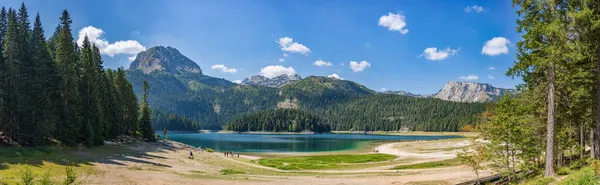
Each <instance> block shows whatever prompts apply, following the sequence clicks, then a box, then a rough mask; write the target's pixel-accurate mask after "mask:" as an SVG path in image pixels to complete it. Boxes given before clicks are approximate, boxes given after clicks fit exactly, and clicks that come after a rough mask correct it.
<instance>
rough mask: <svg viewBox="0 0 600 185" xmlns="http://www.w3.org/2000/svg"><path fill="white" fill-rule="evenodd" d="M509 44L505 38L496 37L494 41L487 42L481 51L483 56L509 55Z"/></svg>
mask: <svg viewBox="0 0 600 185" xmlns="http://www.w3.org/2000/svg"><path fill="white" fill-rule="evenodd" d="M508 44H510V41H509V40H508V39H506V38H504V37H494V38H492V40H488V41H487V42H485V45H484V46H483V48H482V49H481V54H483V55H489V56H496V55H500V54H508Z"/></svg>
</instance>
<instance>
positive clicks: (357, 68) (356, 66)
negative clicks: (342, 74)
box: [350, 60, 371, 72]
mask: <svg viewBox="0 0 600 185" xmlns="http://www.w3.org/2000/svg"><path fill="white" fill-rule="evenodd" d="M367 67H371V64H370V63H369V62H367V61H364V60H363V61H361V62H355V61H350V68H351V69H352V71H354V72H361V71H363V70H365V68H367Z"/></svg>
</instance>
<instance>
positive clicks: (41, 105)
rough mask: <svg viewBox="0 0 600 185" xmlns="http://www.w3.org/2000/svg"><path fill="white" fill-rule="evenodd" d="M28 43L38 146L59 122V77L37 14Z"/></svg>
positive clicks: (35, 132)
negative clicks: (31, 63)
mask: <svg viewBox="0 0 600 185" xmlns="http://www.w3.org/2000/svg"><path fill="white" fill-rule="evenodd" d="M30 41H31V42H30V47H31V48H30V51H31V53H32V60H33V61H34V62H35V65H34V67H35V68H34V71H35V75H33V76H32V77H33V81H34V82H35V84H34V85H33V86H32V87H31V88H30V91H32V92H34V93H33V95H34V97H31V99H33V100H34V102H35V105H37V106H36V107H35V110H34V111H35V112H36V113H37V114H36V115H37V116H36V117H35V118H36V120H38V121H36V122H35V125H34V127H35V128H34V131H33V132H32V133H33V135H34V136H35V137H37V139H35V140H34V141H35V142H36V143H37V144H36V145H38V144H40V143H38V142H40V141H41V139H43V138H45V137H50V136H52V135H53V134H54V131H55V130H56V125H55V124H56V123H57V122H59V120H58V113H59V110H58V109H59V108H60V105H59V103H60V101H59V99H60V93H59V89H58V85H59V83H60V77H59V76H58V71H57V68H56V64H55V63H54V61H52V57H51V56H50V53H49V52H48V47H47V45H46V39H45V38H44V29H43V28H42V23H41V20H40V16H39V14H38V15H36V17H35V22H34V24H33V31H32V34H31V39H30Z"/></svg>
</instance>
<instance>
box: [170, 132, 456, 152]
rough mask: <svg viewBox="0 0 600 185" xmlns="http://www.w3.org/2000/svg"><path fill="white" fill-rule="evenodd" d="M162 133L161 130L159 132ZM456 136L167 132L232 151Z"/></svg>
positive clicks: (329, 147)
mask: <svg viewBox="0 0 600 185" xmlns="http://www.w3.org/2000/svg"><path fill="white" fill-rule="evenodd" d="M160 135H161V137H162V134H160ZM458 137H460V136H391V135H362V134H297V135H295V134H216V133H188V134H171V133H169V139H170V140H173V141H178V142H182V143H185V144H188V145H192V146H194V147H199V146H202V147H209V148H212V149H214V150H215V151H233V152H321V151H338V150H348V149H353V148H355V147H357V146H358V144H359V143H360V142H363V141H412V140H436V139H450V138H458Z"/></svg>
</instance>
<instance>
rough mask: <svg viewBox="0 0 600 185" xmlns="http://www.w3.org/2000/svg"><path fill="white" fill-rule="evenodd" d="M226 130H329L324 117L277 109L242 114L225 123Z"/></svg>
mask: <svg viewBox="0 0 600 185" xmlns="http://www.w3.org/2000/svg"><path fill="white" fill-rule="evenodd" d="M225 129H226V130H232V131H238V132H246V131H265V132H302V131H312V132H329V131H331V129H330V128H329V125H327V124H326V123H324V122H323V120H322V119H320V118H318V117H316V116H314V115H312V114H310V113H308V112H304V111H301V110H296V109H275V110H268V111H263V112H260V113H256V114H252V115H245V116H241V117H240V118H238V119H235V120H233V121H230V122H229V123H227V125H225Z"/></svg>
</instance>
